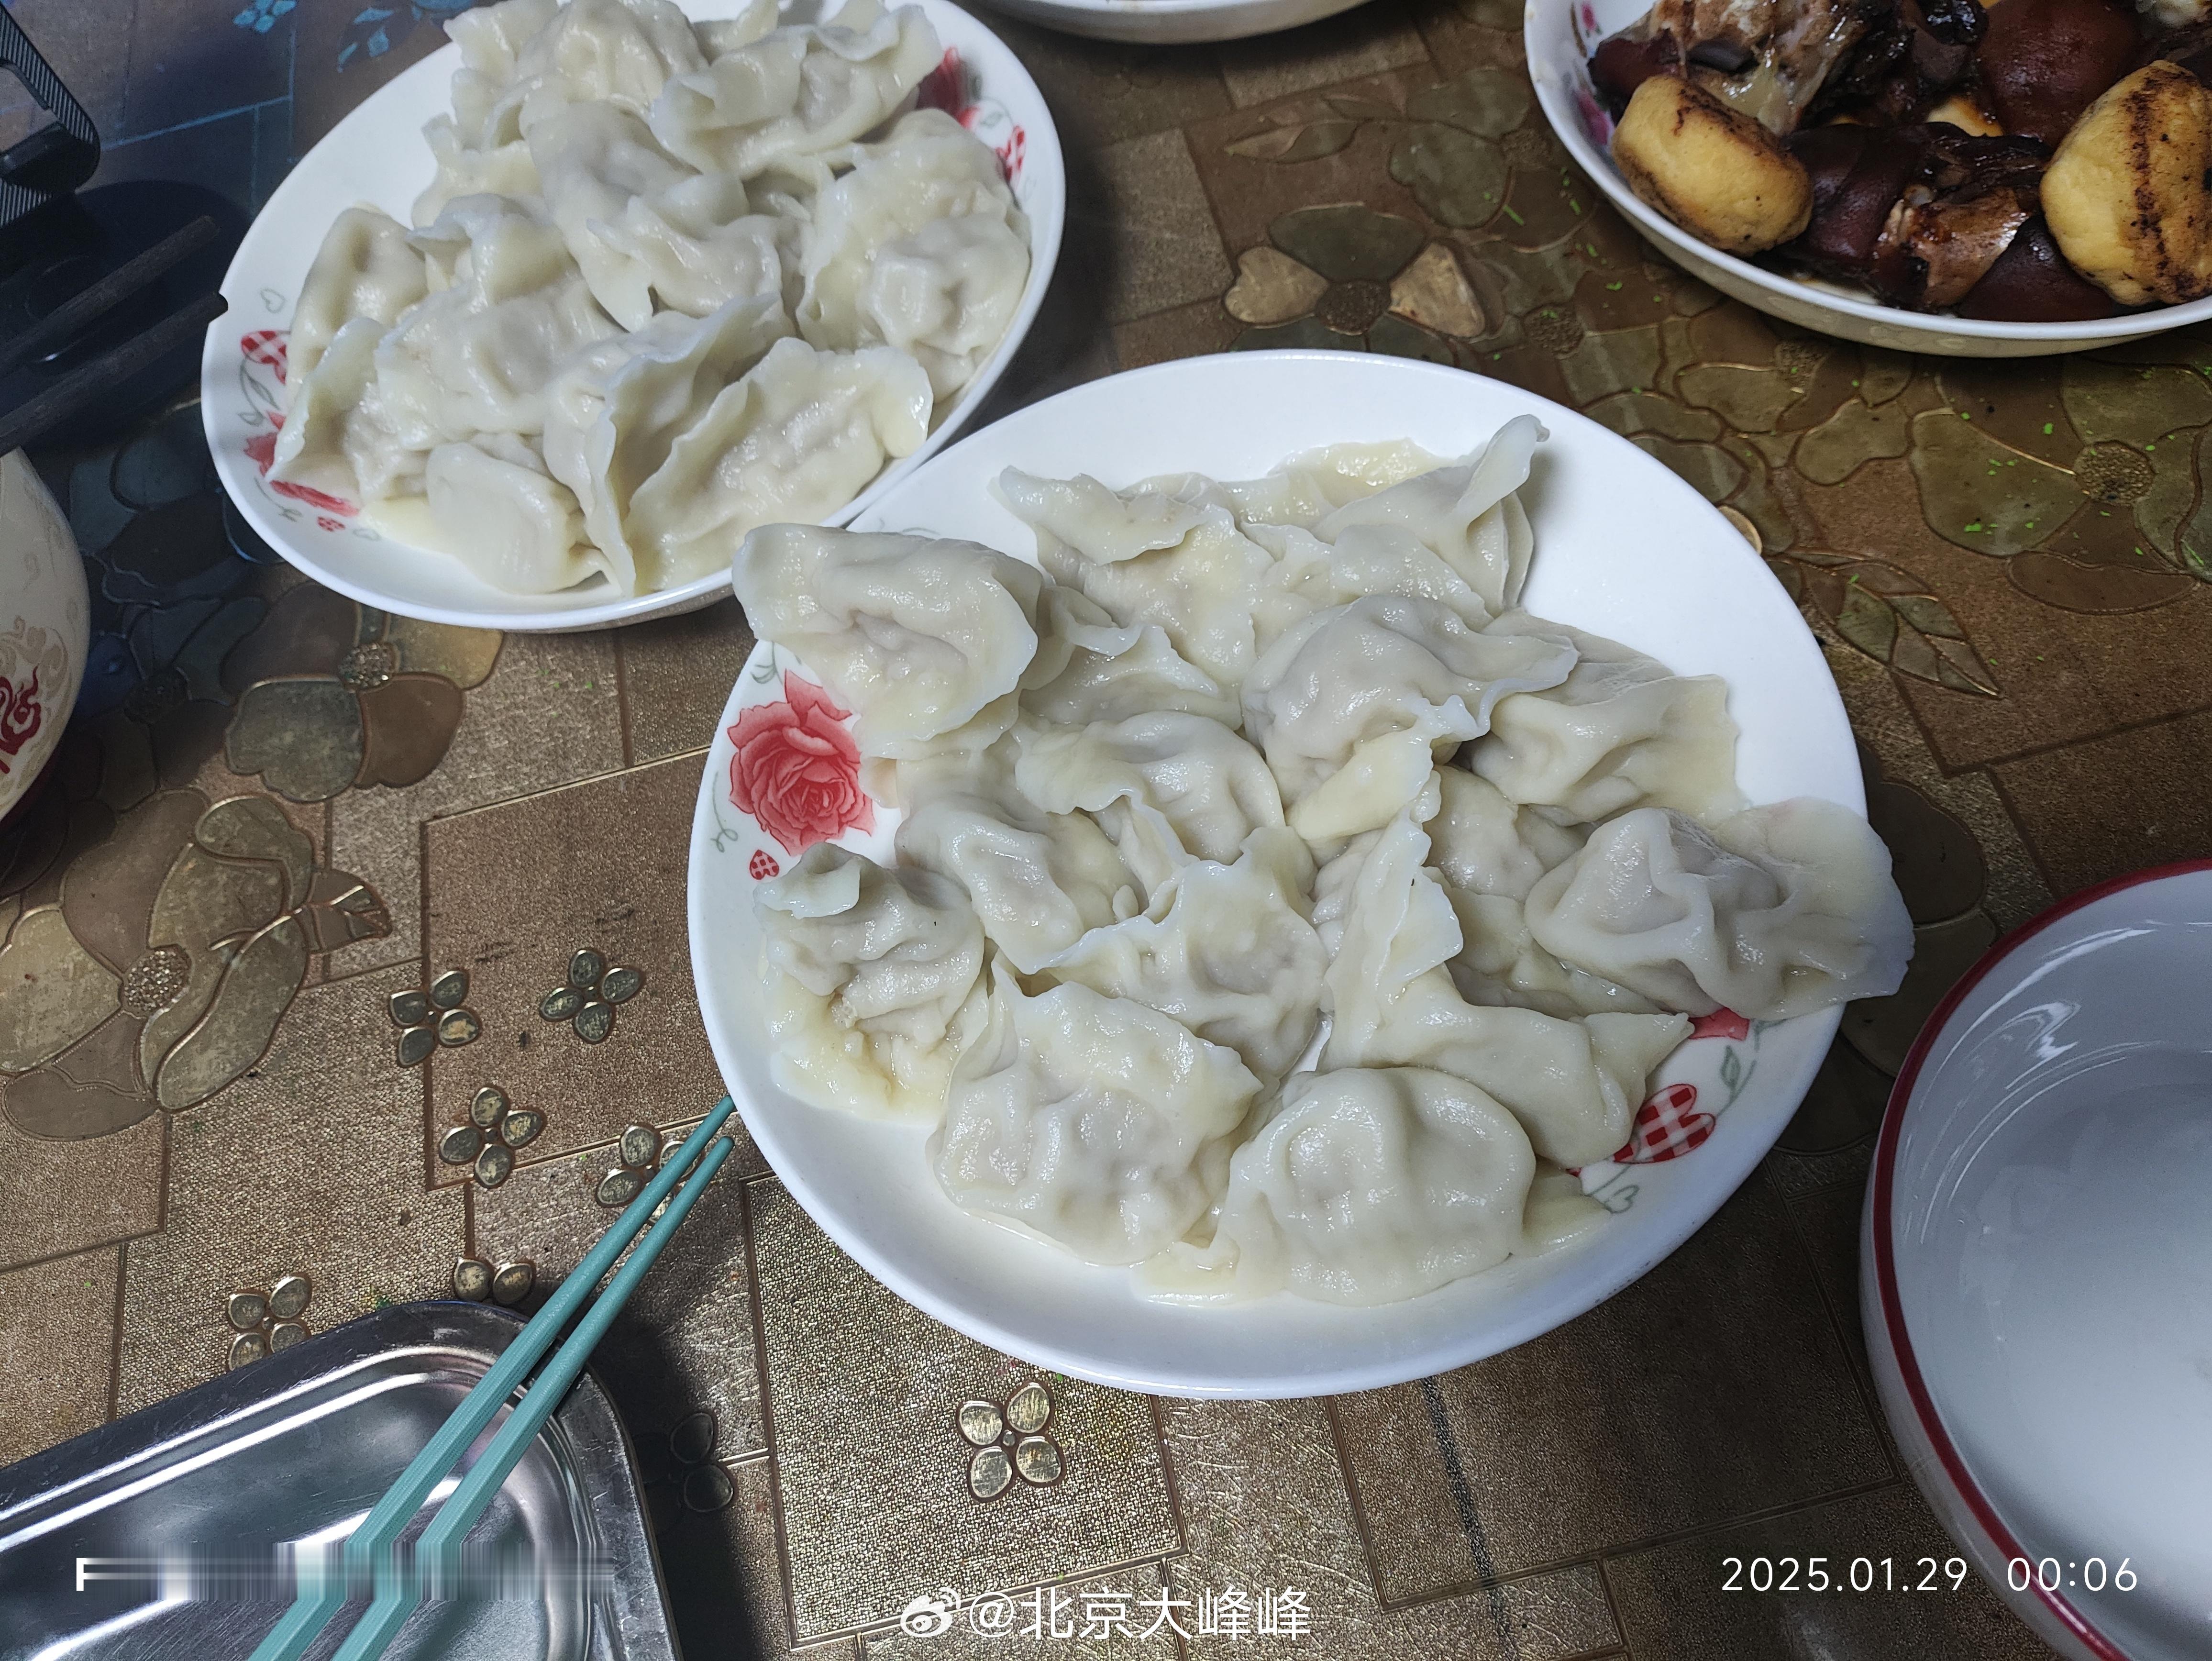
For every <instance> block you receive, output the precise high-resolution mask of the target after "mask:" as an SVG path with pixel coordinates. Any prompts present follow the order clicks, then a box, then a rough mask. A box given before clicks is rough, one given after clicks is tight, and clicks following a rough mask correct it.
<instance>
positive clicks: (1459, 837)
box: [1426, 767, 1657, 1017]
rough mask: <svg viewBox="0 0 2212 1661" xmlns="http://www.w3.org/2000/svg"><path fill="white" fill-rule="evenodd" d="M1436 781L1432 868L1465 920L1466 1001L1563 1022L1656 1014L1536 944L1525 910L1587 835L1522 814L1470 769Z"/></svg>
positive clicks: (1449, 770) (1457, 964)
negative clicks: (1611, 1014) (1540, 882)
mask: <svg viewBox="0 0 2212 1661" xmlns="http://www.w3.org/2000/svg"><path fill="white" fill-rule="evenodd" d="M1437 782H1438V784H1439V786H1440V787H1441V795H1440V801H1439V805H1438V812H1437V813H1436V814H1435V815H1434V816H1433V817H1431V818H1430V819H1428V821H1427V822H1426V829H1427V831H1428V833H1429V843H1430V846H1429V864H1430V867H1431V869H1432V870H1433V871H1435V873H1437V877H1438V878H1440V879H1442V880H1443V886H1444V894H1445V897H1447V898H1449V900H1450V901H1451V906H1452V910H1453V912H1454V913H1455V915H1456V916H1458V918H1459V926H1460V934H1461V935H1462V945H1461V947H1460V951H1459V954H1458V955H1457V956H1456V957H1455V958H1453V959H1452V960H1451V963H1450V964H1449V968H1450V970H1451V977H1452V983H1453V984H1454V985H1455V986H1457V987H1458V988H1459V990H1460V994H1461V995H1462V997H1464V998H1466V1000H1467V1001H1468V1002H1469V1003H1474V1004H1495V1005H1510V1006H1512V1007H1516V1008H1520V1009H1534V1010H1538V1011H1541V1013H1544V1014H1547V1015H1558V1016H1562V1017H1572V1016H1577V1015H1595V1014H1600V1013H1604V1012H1606V1011H1608V1010H1611V1011H1620V1012H1626V1013H1633V1014H1649V1013H1652V1012H1653V1011H1654V1010H1655V1009H1656V1007H1657V1006H1656V1005H1654V1004H1653V1003H1651V1002H1650V1001H1649V1000H1647V999H1644V998H1643V997H1640V996H1638V995H1637V994H1635V993H1633V992H1631V991H1629V990H1628V989H1626V987H1622V986H1617V985H1615V984H1614V983H1613V982H1611V981H1608V980H1606V979H1604V978H1602V977H1600V976H1596V975H1592V974H1589V972H1587V971H1586V970H1581V969H1577V968H1574V967H1572V966H1571V965H1569V964H1563V963H1561V962H1560V961H1559V959H1558V958H1555V957H1553V955H1552V954H1551V953H1550V952H1547V951H1546V950H1545V949H1544V948H1543V947H1542V946H1539V945H1537V944H1536V941H1535V938H1534V935H1533V934H1530V932H1529V928H1528V917H1527V916H1526V915H1525V914H1524V913H1523V911H1522V905H1521V902H1522V900H1523V899H1524V898H1525V897H1527V895H1528V891H1529V890H1530V889H1531V888H1533V887H1534V886H1535V885H1536V881H1537V879H1539V878H1541V876H1542V875H1543V874H1544V873H1546V872H1547V871H1548V870H1550V869H1552V868H1553V867H1554V866H1557V865H1559V864H1560V863H1561V862H1563V861H1565V860H1567V859H1569V858H1571V857H1572V856H1573V855H1574V853H1575V851H1576V849H1579V848H1580V847H1581V846H1582V845H1583V841H1584V840H1585V839H1586V838H1587V837H1589V826H1588V825H1584V824H1562V823H1560V822H1559V818H1558V817H1557V814H1558V810H1557V809H1555V808H1546V807H1519V808H1516V806H1514V805H1513V804H1512V803H1511V802H1510V801H1508V800H1505V798H1504V796H1502V795H1500V794H1498V788H1497V787H1496V786H1495V785H1492V783H1491V782H1489V781H1488V780H1486V779H1481V778H1478V777H1476V776H1474V774H1473V773H1470V772H1468V771H1467V770H1464V769H1463V768H1459V767H1443V768H1439V769H1437Z"/></svg>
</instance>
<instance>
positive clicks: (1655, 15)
mask: <svg viewBox="0 0 2212 1661" xmlns="http://www.w3.org/2000/svg"><path fill="white" fill-rule="evenodd" d="M1893 3H1894V0H1658V3H1657V4H1656V5H1655V6H1653V7H1652V9H1650V11H1648V12H1646V13H1644V15H1643V16H1641V17H1639V18H1638V19H1637V20H1636V21H1635V22H1633V23H1632V24H1630V25H1629V26H1628V27H1626V28H1625V29H1623V30H1621V31H1620V33H1618V34H1616V35H1613V37H1611V38H1610V39H1609V40H1606V41H1605V42H1604V43H1602V44H1601V46H1599V47H1598V49H1597V52H1596V54H1595V56H1594V57H1593V58H1592V59H1591V64H1590V75H1591V79H1592V81H1593V82H1596V83H1597V86H1598V88H1599V90H1600V91H1601V93H1602V94H1605V96H1606V97H1607V98H1608V99H1609V100H1614V109H1615V112H1616V113H1618V112H1619V110H1620V108H1621V107H1623V106H1626V102H1627V100H1628V97H1629V95H1630V94H1632V93H1633V92H1634V91H1635V90H1636V88H1637V85H1638V83H1640V82H1643V81H1644V79H1646V78H1647V77H1648V76H1651V75H1654V74H1657V73H1660V72H1662V70H1667V71H1675V72H1680V73H1684V74H1686V75H1687V76H1688V77H1689V79H1690V80H1691V81H1692V82H1693V83H1694V84H1696V85H1698V86H1699V87H1702V88H1705V90H1706V91H1707V92H1709V93H1711V94H1713V95H1714V96H1715V97H1716V98H1718V99H1719V100H1721V101H1722V102H1723V103H1724V104H1726V105H1728V106H1729V108H1731V109H1734V110H1737V111H1740V112H1741V113H1743V114H1745V115H1748V116H1750V117H1751V118H1752V119H1753V120H1755V121H1758V122H1759V124H1760V125H1763V126H1765V128H1766V130H1767V131H1769V132H1771V133H1777V134H1784V133H1790V132H1794V131H1796V128H1797V125H1798V124H1799V122H1800V121H1802V119H1804V115H1805V112H1806V111H1807V110H1808V109H1809V108H1810V107H1811V106H1812V105H1813V101H1814V100H1815V99H1817V98H1818V97H1819V96H1820V89H1821V88H1822V86H1823V85H1824V84H1826V81H1827V78H1828V76H1829V75H1830V74H1831V73H1832V71H1833V70H1835V69H1836V67H1837V65H1838V64H1841V63H1842V62H1843V61H1844V59H1845V58H1848V57H1849V56H1850V53H1851V52H1852V51H1853V50H1854V49H1855V48H1856V47H1857V46H1858V44H1859V41H1860V40H1862V39H1863V37H1864V36H1865V34H1866V33H1867V32H1868V30H1869V28H1870V27H1874V26H1875V24H1877V23H1879V22H1880V21H1882V19H1883V18H1884V17H1885V16H1886V15H1887V11H1888V9H1889V7H1890V6H1891V5H1892V4H1893ZM1939 3H1942V4H1945V5H1958V4H1961V3H1972V0H1939ZM1601 59H1603V60H1604V61H1603V63H1602V64H1601V62H1600V60H1601ZM1678 65H1679V66H1680V70H1679V71H1677V70H1676V66H1678Z"/></svg>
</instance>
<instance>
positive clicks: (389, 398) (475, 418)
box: [376, 196, 616, 450]
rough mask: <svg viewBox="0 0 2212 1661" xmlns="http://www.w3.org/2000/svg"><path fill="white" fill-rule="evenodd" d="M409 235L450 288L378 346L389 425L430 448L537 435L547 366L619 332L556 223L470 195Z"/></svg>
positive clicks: (548, 376)
mask: <svg viewBox="0 0 2212 1661" xmlns="http://www.w3.org/2000/svg"><path fill="white" fill-rule="evenodd" d="M411 240H413V242H414V244H415V246H416V247H418V248H421V249H422V250H423V251H424V252H425V253H426V255H427V256H428V259H429V260H430V264H431V266H432V269H433V270H434V271H436V272H439V273H440V274H441V276H442V277H444V279H445V285H444V286H443V287H442V288H441V289H438V291H437V292H435V293H433V294H432V295H429V296H428V298H426V299H424V300H423V301H421V302H420V303H419V304H417V305H416V306H414V307H411V308H410V310H409V311H408V312H407V313H405V314H404V315H403V316H402V317H401V318H400V319H399V321H398V325H397V326H395V327H394V328H393V329H392V332H390V333H389V334H387V335H386V337H385V338H383V340H382V341H380V343H379V344H378V345H377V349H376V385H377V392H378V394H379V397H380V399H381V401H382V403H383V405H384V408H385V410H386V413H387V416H388V417H389V418H390V420H391V422H392V425H393V427H394V429H396V430H397V431H398V433H399V435H401V436H402V437H403V438H404V439H405V440H406V441H408V442H410V443H411V444H413V445H416V446H417V447H421V448H423V449H426V450H427V449H429V448H431V447H435V446H436V445H438V444H441V443H447V442H466V441H469V440H471V439H473V438H475V437H476V436H477V435H478V434H481V433H520V434H536V433H540V432H543V431H544V427H545V386H546V383H547V382H548V381H550V380H551V379H552V378H553V374H554V371H555V370H556V368H558V367H559V366H560V365H561V363H562V362H563V361H564V360H566V359H567V358H568V357H569V356H571V355H572V354H574V353H575V352H577V351H579V350H581V349H582V348H584V347H586V346H589V345H591V344H592V343H593V342H595V341H599V340H604V339H605V338H608V337H609V336H610V335H612V334H613V333H615V332H616V330H615V325H614V323H613V321H612V319H610V318H609V317H608V316H607V315H606V313H604V312H602V311H601V310H600V309H599V307H598V305H597V304H596V303H595V302H594V301H592V294H591V290H590V289H589V288H588V287H586V284H585V283H584V280H583V277H582V275H581V273H580V272H579V271H577V269H576V265H575V262H574V260H572V259H569V257H568V249H567V248H566V247H565V246H562V241H561V234H560V232H559V231H558V230H557V229H556V228H555V227H554V226H553V224H552V222H550V220H547V219H545V218H544V217H543V216H540V215H539V214H538V213H536V212H534V211H532V210H531V209H529V208H528V207H526V205H524V204H521V203H518V202H512V201H508V200H506V199H504V198H497V197H488V196H471V197H464V198H461V199H460V200H459V201H458V202H456V203H454V204H453V205H452V206H451V207H449V208H448V209H447V210H446V211H445V213H444V214H443V215H441V216H440V218H439V220H438V222H437V223H436V224H435V225H433V226H432V227H430V228H429V229H428V230H427V231H418V232H416V233H415V234H414V236H413V238H412V239H411Z"/></svg>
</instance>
